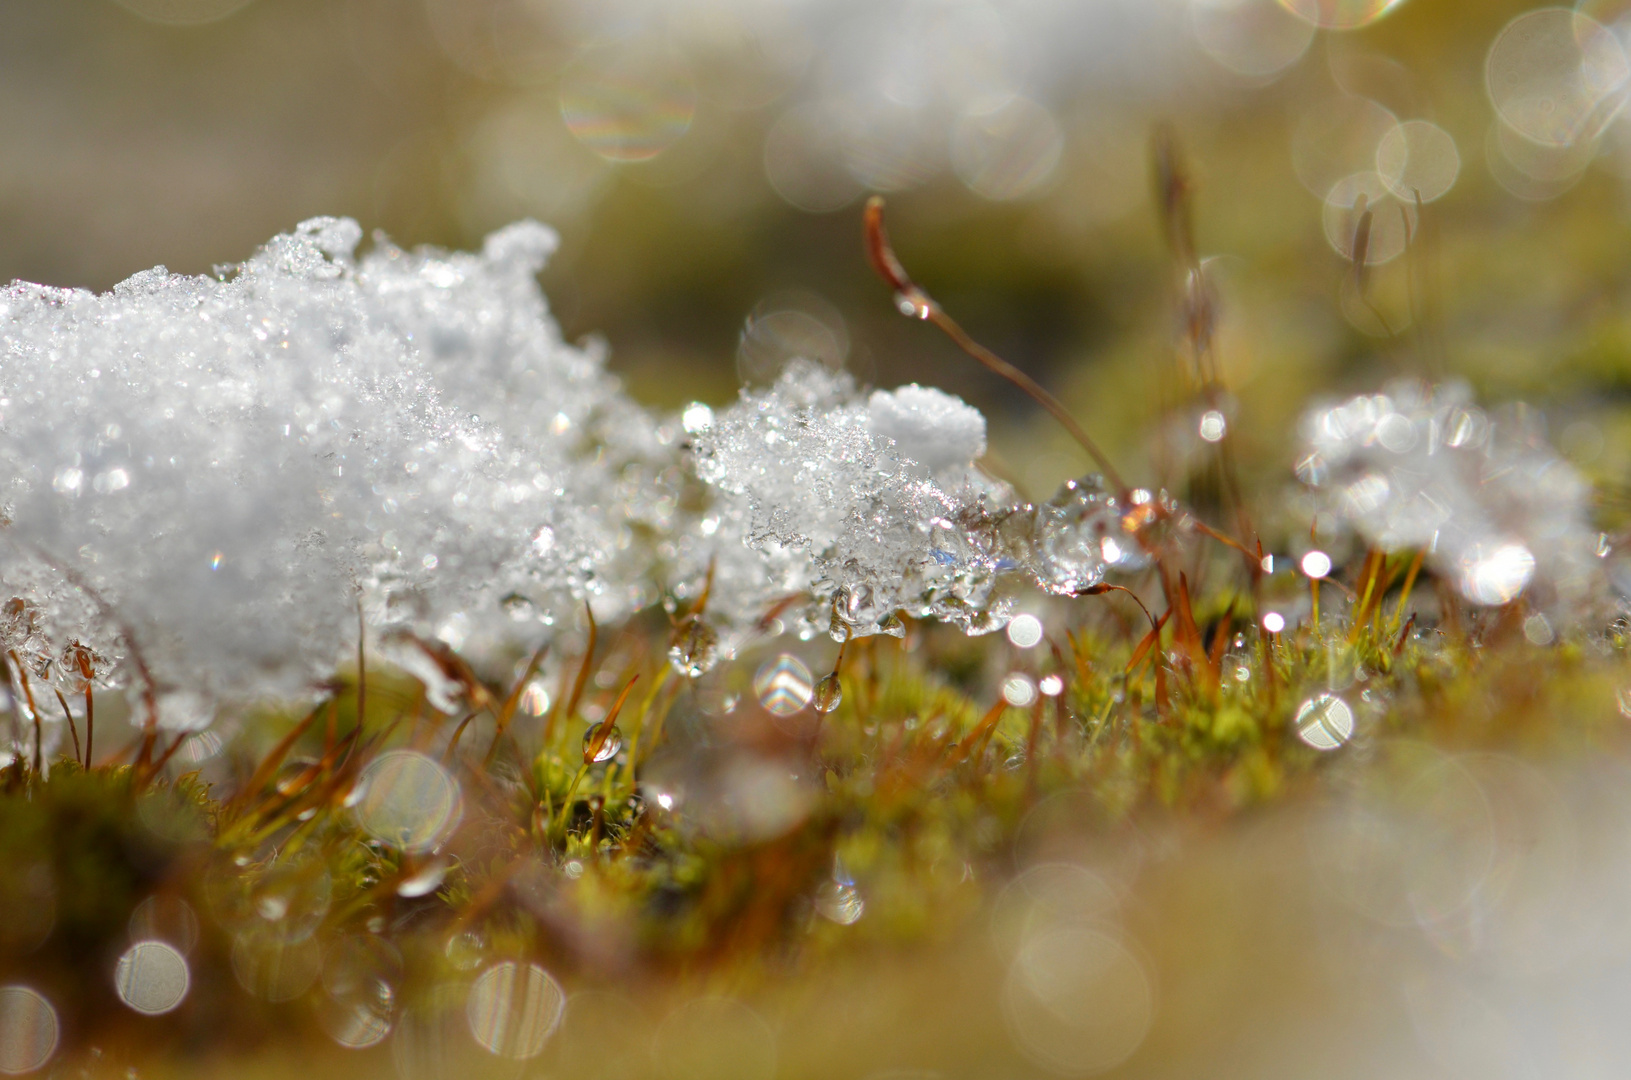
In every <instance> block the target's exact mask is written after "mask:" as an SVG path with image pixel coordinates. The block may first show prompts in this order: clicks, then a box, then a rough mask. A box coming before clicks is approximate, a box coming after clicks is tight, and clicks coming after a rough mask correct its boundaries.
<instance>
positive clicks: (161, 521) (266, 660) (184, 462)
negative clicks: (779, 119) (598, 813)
mask: <svg viewBox="0 0 1631 1080" xmlns="http://www.w3.org/2000/svg"><path fill="white" fill-rule="evenodd" d="M360 237H361V230H360V229H359V228H358V226H357V225H356V224H355V223H354V222H351V221H349V220H341V219H331V218H322V219H315V220H312V221H308V222H306V223H304V224H302V225H301V226H300V227H299V228H298V229H296V230H295V231H294V232H293V233H291V234H289V235H284V236H279V237H277V238H275V239H274V240H273V241H271V242H270V243H269V244H267V245H266V247H265V248H264V249H263V250H262V251H260V252H259V253H258V254H256V255H255V256H254V257H253V258H251V259H250V260H249V261H248V262H246V263H244V264H243V265H241V266H239V267H236V268H233V269H232V270H231V271H230V272H227V273H224V274H222V275H220V276H218V277H190V276H183V275H176V274H170V273H168V272H166V271H165V269H164V268H163V267H158V268H155V269H153V270H150V271H147V272H145V273H141V274H137V275H136V276H134V277H132V278H130V279H129V280H127V281H125V282H123V283H122V284H120V285H118V286H116V287H115V288H114V289H113V291H111V292H109V293H107V294H104V295H100V296H98V295H93V294H91V293H89V292H84V291H79V290H63V289H54V288H47V287H44V286H39V285H31V284H24V283H17V284H14V285H12V286H10V287H9V288H7V289H6V290H5V291H4V294H3V296H0V356H3V359H0V462H3V468H4V470H5V473H6V476H7V485H6V487H5V489H4V490H3V492H0V500H3V503H4V512H5V516H6V518H7V524H6V527H5V528H4V530H3V532H0V583H3V585H4V588H5V590H6V593H5V598H15V600H14V601H13V603H12V604H11V605H10V606H8V607H7V609H6V611H7V617H6V619H5V620H4V625H3V626H0V632H3V636H4V644H5V645H6V646H7V647H8V648H13V649H18V650H20V654H21V655H24V656H25V657H27V658H30V659H31V660H32V662H33V664H34V666H35V667H36V668H37V669H39V670H43V671H46V672H51V671H52V670H53V669H54V670H56V671H63V670H67V669H70V668H71V665H68V664H65V663H63V662H62V659H61V651H62V650H63V649H64V648H68V647H71V646H72V643H73V642H76V641H78V642H84V643H85V645H86V646H88V647H90V648H93V649H94V650H96V652H97V655H98V657H99V660H100V661H101V663H100V664H99V665H98V669H97V670H98V672H99V674H105V673H106V672H107V670H108V669H109V668H110V667H111V668H112V669H113V670H114V671H115V673H116V675H115V677H116V678H119V677H123V678H127V679H128V678H129V677H130V676H131V675H133V674H136V673H138V672H139V671H140V670H141V669H144V668H145V673H146V674H145V676H144V678H145V680H146V681H150V682H151V683H152V684H153V686H154V688H156V689H157V690H159V691H160V692H161V693H162V692H163V691H165V690H166V689H168V688H176V689H180V688H186V689H187V690H189V691H191V692H193V693H194V694H204V695H243V694H265V693H287V692H289V691H291V690H295V689H297V688H299V687H300V686H302V685H303V684H305V683H306V682H307V681H308V680H310V679H312V678H314V677H316V676H320V675H322V674H325V673H326V672H327V671H330V670H332V667H333V664H334V663H335V660H336V658H337V656H338V655H339V654H340V653H341V652H342V651H343V650H345V649H346V648H348V647H350V646H351V645H354V643H355V634H356V629H355V619H356V605H357V603H358V602H359V598H360V601H361V603H362V604H363V606H364V609H365V611H366V614H367V618H368V620H369V622H370V623H371V624H372V625H374V626H376V627H381V628H396V629H408V630H411V631H413V632H416V633H419V634H421V635H424V636H427V637H428V636H440V637H441V638H442V639H443V640H444V641H446V642H448V643H449V644H454V645H459V644H465V643H466V642H467V641H468V642H474V641H477V640H479V639H481V638H482V637H483V635H488V636H490V635H494V634H498V633H502V632H504V629H503V628H504V627H505V626H513V623H514V615H515V612H516V611H517V610H521V611H523V619H524V620H526V619H534V618H535V619H536V620H537V621H548V620H549V619H551V618H552V617H554V615H555V614H556V613H558V612H559V610H560V609H561V607H562V606H563V605H564V604H566V603H567V602H568V601H569V600H571V599H573V598H583V597H589V598H592V599H593V602H594V604H595V605H596V609H597V612H598V613H600V614H602V615H617V614H621V613H623V612H626V611H628V610H630V609H631V608H633V607H636V606H639V605H640V604H642V603H644V602H645V601H646V599H647V598H648V597H647V590H648V589H649V586H648V585H646V584H645V582H646V581H647V575H646V574H645V570H646V569H647V564H646V561H645V559H644V557H643V556H642V555H641V553H640V551H639V550H638V549H639V544H638V543H637V542H636V534H637V533H641V532H642V531H645V532H649V531H651V530H652V529H659V530H660V529H661V528H663V527H665V524H666V515H668V514H669V513H671V506H672V504H671V503H666V502H664V500H663V499H662V498H661V497H659V492H660V485H658V484H656V483H655V482H654V480H653V479H652V477H653V475H654V470H656V469H658V468H660V467H661V465H662V464H663V463H665V462H666V461H668V460H669V459H671V457H672V449H670V448H669V446H670V444H672V443H673V442H674V439H675V435H674V433H673V432H672V431H671V430H670V429H668V428H665V427H663V426H661V425H657V424H653V423H649V422H639V421H638V420H637V414H636V413H635V410H634V407H633V406H632V405H629V404H628V403H627V402H626V401H625V400H624V399H623V398H622V397H621V396H620V394H619V392H618V389H617V385H616V383H615V381H614V380H613V379H612V378H611V377H610V376H608V375H607V374H606V373H605V371H604V369H603V365H602V357H601V356H600V355H599V354H598V353H597V352H596V351H595V350H593V349H582V348H575V347H572V346H568V345H567V344H565V343H564V342H563V341H562V340H561V338H560V335H559V332H558V330H557V329H556V327H555V324H554V323H553V322H552V320H551V319H550V317H549V315H548V312H547V309H546V307H545V303H544V299H543V296H542V294H541V292H540V291H539V289H538V286H537V283H536V280H535V278H534V274H535V272H536V271H537V270H538V269H539V267H540V266H541V265H542V263H543V261H544V260H545V258H546V257H547V256H548V254H549V253H550V251H551V250H552V249H553V247H554V244H555V239H554V235H553V234H552V233H551V232H550V231H549V230H547V229H545V228H544V227H542V226H540V225H536V224H532V223H521V224H517V225H513V226H510V227H509V228H506V229H504V230H502V231H500V232H498V233H495V234H493V235H492V236H491V237H489V238H488V239H487V242H486V244H485V246H484V248H483V250H482V251H481V253H480V254H448V253H443V252H438V251H429V250H427V251H419V252H406V251H402V250H399V249H397V248H395V247H393V246H391V245H390V244H389V243H388V242H386V241H384V240H383V239H380V240H379V241H378V242H377V243H376V244H375V245H374V246H373V248H372V250H371V251H370V252H369V253H368V254H367V255H365V256H363V257H361V258H358V257H357V255H356V254H355V250H356V247H357V244H358V241H359V240H360ZM159 700H160V701H161V702H162V700H163V698H162V697H160V698H159ZM176 700H179V699H176ZM188 700H189V704H188V707H187V708H186V709H185V710H180V711H181V712H184V713H185V714H186V715H184V716H183V715H178V716H177V717H176V718H175V721H176V724H177V726H180V727H187V728H190V727H194V726H197V725H198V724H199V723H200V720H199V717H200V716H201V715H205V714H207V711H208V710H207V708H206V706H204V705H202V704H200V703H199V701H198V700H197V699H188ZM161 712H162V706H161Z"/></svg>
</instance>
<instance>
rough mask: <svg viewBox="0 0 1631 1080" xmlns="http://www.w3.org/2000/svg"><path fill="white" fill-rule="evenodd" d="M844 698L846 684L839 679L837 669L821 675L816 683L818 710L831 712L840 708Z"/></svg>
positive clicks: (816, 704) (816, 705) (815, 699)
mask: <svg viewBox="0 0 1631 1080" xmlns="http://www.w3.org/2000/svg"><path fill="white" fill-rule="evenodd" d="M843 700H844V685H843V683H841V682H840V681H839V679H838V673H837V672H836V671H831V672H828V673H827V674H825V675H823V676H822V677H821V681H820V682H818V683H816V685H815V698H814V701H815V707H816V712H820V713H830V712H832V711H833V710H834V709H836V708H838V706H839V704H840V703H842V702H843Z"/></svg>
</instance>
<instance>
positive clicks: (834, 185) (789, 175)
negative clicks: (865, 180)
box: [764, 104, 864, 214]
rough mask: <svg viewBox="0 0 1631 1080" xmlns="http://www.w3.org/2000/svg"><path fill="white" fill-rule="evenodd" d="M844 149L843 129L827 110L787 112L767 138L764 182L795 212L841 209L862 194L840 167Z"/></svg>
mask: <svg viewBox="0 0 1631 1080" xmlns="http://www.w3.org/2000/svg"><path fill="white" fill-rule="evenodd" d="M843 146H844V135H843V128H842V125H841V123H840V121H839V118H838V116H837V114H836V113H835V112H834V111H833V110H832V109H831V108H829V107H827V106H825V105H822V104H811V105H800V106H798V107H797V108H793V109H789V110H788V111H787V112H785V113H783V114H782V115H781V118H780V119H778V120H777V121H776V123H775V124H774V125H772V126H771V128H770V131H769V132H768V133H767V134H766V135H765V145H764V170H765V179H767V180H769V181H770V186H771V187H772V188H774V189H775V190H776V194H778V195H780V196H781V197H782V199H783V200H785V201H786V202H787V203H788V204H789V205H791V206H793V207H796V208H797V209H799V210H803V211H805V212H807V213H811V214H825V213H830V212H832V211H834V210H840V209H842V208H844V207H846V206H848V205H849V204H850V203H852V202H854V201H855V200H856V199H857V198H859V197H860V194H861V192H862V191H863V190H864V189H863V188H862V187H861V184H860V182H859V181H858V180H856V179H855V177H853V176H851V175H850V172H849V170H848V169H846V168H845V167H844V160H843Z"/></svg>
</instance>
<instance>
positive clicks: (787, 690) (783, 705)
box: [753, 653, 815, 716]
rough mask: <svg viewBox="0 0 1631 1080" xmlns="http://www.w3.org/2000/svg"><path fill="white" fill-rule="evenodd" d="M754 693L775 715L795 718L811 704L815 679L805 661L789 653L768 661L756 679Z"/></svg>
mask: <svg viewBox="0 0 1631 1080" xmlns="http://www.w3.org/2000/svg"><path fill="white" fill-rule="evenodd" d="M753 692H754V693H755V694H757V695H758V697H759V704H761V705H763V706H764V707H765V711H766V712H768V713H770V714H771V715H772V716H792V715H793V714H794V713H796V712H798V711H799V710H801V709H803V708H804V707H805V706H806V705H808V704H810V698H811V697H813V696H814V694H815V680H814V679H812V678H811V676H810V669H809V668H808V667H806V666H805V664H804V661H802V660H800V659H799V658H798V657H796V656H793V655H791V654H789V653H782V654H781V655H780V656H778V657H776V658H775V659H773V660H767V661H766V662H765V663H764V664H763V665H761V666H760V668H759V671H758V673H757V674H755V675H754V676H753Z"/></svg>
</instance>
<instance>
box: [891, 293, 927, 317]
mask: <svg viewBox="0 0 1631 1080" xmlns="http://www.w3.org/2000/svg"><path fill="white" fill-rule="evenodd" d="M895 309H896V310H897V311H899V312H900V313H901V314H902V315H905V316H906V317H908V318H912V319H927V318H928V317H929V314H930V312H931V311H932V310H933V309H932V308H931V307H930V306H929V298H928V297H926V296H924V295H923V294H922V293H917V292H910V293H905V292H903V293H896V294H895Z"/></svg>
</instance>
